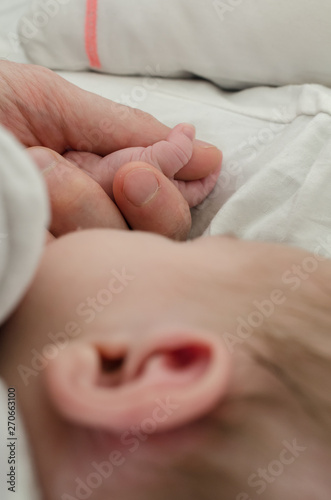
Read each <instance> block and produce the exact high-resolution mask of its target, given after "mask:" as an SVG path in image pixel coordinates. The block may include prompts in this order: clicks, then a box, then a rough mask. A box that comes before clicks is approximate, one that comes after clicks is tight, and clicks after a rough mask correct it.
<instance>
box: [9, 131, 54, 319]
mask: <svg viewBox="0 0 331 500" xmlns="http://www.w3.org/2000/svg"><path fill="white" fill-rule="evenodd" d="M47 222H48V201H47V195H46V189H45V187H44V184H43V180H42V177H41V175H40V174H39V172H38V171H37V168H36V167H35V166H34V165H33V164H32V162H31V160H29V158H28V156H27V154H26V153H25V152H24V151H23V148H22V147H21V146H20V145H19V144H18V143H17V142H16V140H14V138H13V137H12V136H10V135H9V134H8V133H7V132H5V131H4V130H3V129H0V324H1V323H2V321H3V320H4V319H6V317H7V316H8V314H9V313H11V312H12V310H13V308H14V307H15V306H16V304H17V302H18V300H19V299H20V298H21V297H22V295H23V293H24V291H25V289H26V288H27V286H28V285H29V283H30V281H31V278H32V276H33V273H34V272H35V268H36V265H37V262H38V260H39V258H40V255H41V251H42V247H43V243H44V239H45V229H46V227H47Z"/></svg>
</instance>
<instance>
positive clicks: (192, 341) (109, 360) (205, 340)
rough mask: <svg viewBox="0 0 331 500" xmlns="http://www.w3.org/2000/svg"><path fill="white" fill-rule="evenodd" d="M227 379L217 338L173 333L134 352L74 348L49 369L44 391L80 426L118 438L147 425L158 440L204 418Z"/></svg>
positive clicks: (101, 346)
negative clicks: (152, 425)
mask: <svg viewBox="0 0 331 500" xmlns="http://www.w3.org/2000/svg"><path fill="white" fill-rule="evenodd" d="M230 372H231V355H230V353H229V351H228V350H227V348H226V346H225V345H224V343H223V341H222V340H221V339H220V338H219V335H214V334H211V333H208V332H188V331H185V332H183V331H178V332H174V333H173V334H170V335H169V334H165V335H163V336H162V337H156V336H151V337H150V338H146V339H143V340H141V339H140V344H139V346H136V345H134V344H133V345H131V346H128V345H127V346H124V345H123V346H121V347H119V346H116V348H115V346H112V344H111V341H109V343H108V342H107V343H105V342H103V343H98V344H93V343H88V342H87V341H85V342H82V341H76V342H74V343H73V344H72V345H71V346H69V347H68V348H66V349H65V350H64V351H63V352H62V353H61V355H60V356H59V357H58V358H56V359H55V360H53V361H52V363H51V364H50V365H49V367H48V371H47V376H46V383H47V385H48V392H49V395H50V397H51V399H52V400H53V403H54V404H55V406H56V407H57V409H58V411H59V412H60V413H61V414H62V415H64V416H65V417H67V418H69V419H70V420H72V421H75V422H76V423H77V424H79V425H87V426H92V427H96V428H102V429H105V430H108V431H110V432H114V433H120V432H123V431H125V430H127V429H129V428H130V427H131V426H141V425H142V423H143V422H144V421H145V420H146V421H150V420H151V419H152V420H154V422H155V430H154V431H153V432H155V431H156V432H161V431H165V430H168V429H171V428H176V427H179V426H180V425H183V424H186V423H188V422H190V421H193V420H195V419H197V418H199V417H202V416H203V415H204V414H206V413H207V412H209V411H210V410H211V409H212V408H213V406H215V404H217V403H218V402H219V401H220V400H221V399H222V398H223V397H225V395H226V392H227V387H228V382H229V378H230ZM160 407H161V409H162V411H163V414H162V416H160ZM162 411H161V413H162Z"/></svg>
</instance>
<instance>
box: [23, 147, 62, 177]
mask: <svg viewBox="0 0 331 500" xmlns="http://www.w3.org/2000/svg"><path fill="white" fill-rule="evenodd" d="M27 152H28V153H29V155H30V156H31V158H32V159H33V161H34V162H35V163H36V164H37V165H38V167H39V168H40V170H41V171H42V173H43V174H47V172H48V171H49V170H53V168H54V167H56V165H57V163H58V161H57V158H56V156H55V155H54V154H53V153H52V152H51V151H49V150H48V149H46V148H38V147H36V148H31V149H28V150H27Z"/></svg>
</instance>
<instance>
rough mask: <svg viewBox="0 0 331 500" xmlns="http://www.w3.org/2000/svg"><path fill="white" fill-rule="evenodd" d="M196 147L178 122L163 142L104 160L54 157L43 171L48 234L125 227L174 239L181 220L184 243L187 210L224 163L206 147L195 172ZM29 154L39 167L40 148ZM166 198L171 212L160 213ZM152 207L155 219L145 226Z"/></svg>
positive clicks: (216, 152) (83, 155)
mask: <svg viewBox="0 0 331 500" xmlns="http://www.w3.org/2000/svg"><path fill="white" fill-rule="evenodd" d="M195 144H196V141H195V129H194V127H193V126H192V125H189V124H181V125H178V126H176V127H175V128H174V129H173V130H172V131H171V132H170V133H169V135H168V137H167V139H166V140H163V141H160V142H157V143H156V144H154V145H152V146H148V147H134V148H128V149H123V150H120V151H116V152H114V153H112V154H110V155H108V156H105V157H101V156H98V155H95V154H92V153H81V152H75V151H70V152H68V153H66V154H65V155H64V158H62V157H60V156H59V155H58V154H56V153H54V162H53V163H52V164H51V165H50V166H49V167H48V168H46V169H45V170H44V175H45V179H46V182H47V184H48V186H49V193H50V200H51V204H52V213H53V217H52V223H51V227H50V231H51V233H52V234H53V235H54V236H60V235H61V234H63V233H66V232H71V231H74V230H76V229H77V228H81V229H83V228H84V229H86V228H91V227H109V228H110V227H111V228H117V229H127V228H128V225H129V226H131V227H133V228H134V229H141V230H142V229H144V230H149V231H151V232H156V233H159V234H164V235H166V236H170V237H173V236H174V234H171V231H172V233H175V228H172V227H171V224H172V225H175V224H176V221H178V220H183V221H184V222H183V223H182V225H183V228H182V231H179V239H185V238H186V236H187V233H188V231H189V229H190V210H189V208H190V207H194V206H196V205H198V204H199V203H201V202H202V201H203V200H204V199H205V198H206V196H207V195H208V194H209V193H210V192H211V191H212V189H213V188H214V186H215V184H216V181H217V178H218V176H219V173H220V169H221V164H222V154H221V152H220V151H219V150H218V149H217V148H215V147H213V146H211V145H208V144H206V145H205V147H204V148H205V163H204V164H203V165H201V164H199V165H200V166H199V168H198V167H197V166H196V165H193V164H192V162H191V159H192V155H193V152H194V150H195V152H196V148H195ZM194 148H195V149H194ZM200 149H201V148H200ZM28 151H29V153H30V154H31V156H32V157H33V158H34V160H35V161H36V162H37V164H39V165H41V164H43V161H42V160H43V158H42V155H43V150H42V148H31V149H29V150H28ZM195 154H196V153H195ZM59 158H61V160H60V161H59ZM191 164H192V166H189V165H191ZM92 181H93V182H92ZM165 199H166V200H167V203H168V205H170V200H171V206H172V213H171V214H169V213H167V212H165V211H164V210H162V208H163V205H164V200H165ZM128 203H129V204H128ZM152 204H153V205H154V206H153V208H152ZM152 209H153V210H154V211H155V212H157V213H159V217H158V218H157V221H155V220H154V224H153V225H152V224H151V225H150V226H147V227H146V220H148V211H150V210H152ZM68 213H71V216H68ZM95 214H97V217H95ZM123 214H124V215H125V219H124V217H123ZM154 219H155V218H154ZM169 219H172V220H173V222H172V223H171V222H170V220H169ZM78 220H79V222H78ZM169 226H170V227H169Z"/></svg>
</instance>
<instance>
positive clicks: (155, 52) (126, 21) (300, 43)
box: [19, 0, 331, 89]
mask: <svg viewBox="0 0 331 500" xmlns="http://www.w3.org/2000/svg"><path fill="white" fill-rule="evenodd" d="M87 6H90V10H89V13H88V14H87V9H86V7H87ZM94 8H97V13H96V18H95V19H94V15H93V9H94ZM87 15H88V19H89V21H88V22H87V21H86V16H87ZM330 17H331V3H330V2H329V0H314V1H313V2H312V1H311V0H291V1H289V0H277V1H276V0H167V1H166V2H164V0H139V1H137V0H98V2H93V1H92V0H86V1H85V2H82V0H33V1H32V3H31V8H30V10H29V12H28V13H25V14H24V15H23V16H22V18H21V21H20V25H19V34H20V40H21V42H22V46H23V48H24V50H25V52H26V55H27V57H28V59H29V61H31V62H34V63H37V64H42V65H45V66H48V67H50V68H53V69H58V70H71V71H72V70H86V69H88V68H91V67H92V68H93V67H95V66H94V65H93V63H92V62H91V57H90V56H89V55H88V52H89V49H88V47H87V46H90V45H91V44H94V41H93V40H94V38H93V32H95V34H96V46H95V48H94V47H93V49H92V55H93V54H94V53H95V55H98V57H99V59H100V62H101V68H98V67H96V69H97V70H100V71H102V72H107V73H112V74H119V75H135V74H136V75H137V74H138V75H139V74H152V75H161V76H168V77H184V76H189V75H192V74H193V75H197V76H200V77H203V78H206V79H209V80H211V81H213V82H215V83H217V84H218V85H220V86H221V87H223V88H233V89H234V88H236V89H240V88H246V87H250V86H255V85H286V84H300V83H320V84H323V85H328V86H330V84H331V66H330V53H331V37H330V23H329V19H330ZM94 25H96V30H94V27H93V26H94ZM88 26H89V27H88ZM90 50H91V47H90Z"/></svg>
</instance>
